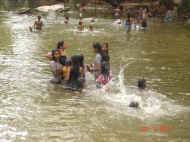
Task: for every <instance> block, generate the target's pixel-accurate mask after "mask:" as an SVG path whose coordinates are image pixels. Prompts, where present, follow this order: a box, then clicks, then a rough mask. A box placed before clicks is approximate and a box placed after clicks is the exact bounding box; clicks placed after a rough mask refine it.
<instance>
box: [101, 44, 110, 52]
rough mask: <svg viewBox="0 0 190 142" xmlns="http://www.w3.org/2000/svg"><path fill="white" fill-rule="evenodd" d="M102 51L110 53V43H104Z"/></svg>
mask: <svg viewBox="0 0 190 142" xmlns="http://www.w3.org/2000/svg"><path fill="white" fill-rule="evenodd" d="M102 51H104V52H107V53H108V51H109V44H108V42H104V43H103V46H102Z"/></svg>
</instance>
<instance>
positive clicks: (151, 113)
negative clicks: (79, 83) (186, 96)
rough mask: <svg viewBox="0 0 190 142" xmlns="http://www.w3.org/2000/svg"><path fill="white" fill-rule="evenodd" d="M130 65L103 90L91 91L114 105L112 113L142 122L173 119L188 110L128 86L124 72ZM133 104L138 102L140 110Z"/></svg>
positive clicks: (160, 96)
mask: <svg viewBox="0 0 190 142" xmlns="http://www.w3.org/2000/svg"><path fill="white" fill-rule="evenodd" d="M130 64H131V62H129V63H128V64H126V65H125V66H123V67H121V69H120V72H119V74H118V75H117V76H116V78H114V79H112V80H111V81H110V82H109V83H108V84H107V85H106V86H104V87H103V88H102V89H101V90H97V89H95V90H94V91H90V92H91V94H92V92H93V94H95V96H96V97H98V98H101V99H103V100H104V101H105V103H107V104H108V105H112V106H113V107H112V111H116V112H117V113H122V114H125V115H129V116H133V117H136V118H139V119H142V120H145V119H157V118H160V117H172V116H175V115H176V114H177V113H180V112H182V111H185V110H187V108H185V107H184V106H180V105H177V103H176V102H174V101H173V100H171V99H169V98H167V97H166V96H165V95H163V94H160V93H158V92H155V91H152V90H148V89H145V90H139V89H138V88H137V87H135V86H128V85H126V84H125V83H124V82H125V81H124V80H125V76H124V72H125V69H126V68H127V67H128V66H129V65H130ZM90 90H92V88H91V89H90ZM131 102H137V103H138V104H139V108H131V107H129V104H130V103H131ZM155 112H156V113H155Z"/></svg>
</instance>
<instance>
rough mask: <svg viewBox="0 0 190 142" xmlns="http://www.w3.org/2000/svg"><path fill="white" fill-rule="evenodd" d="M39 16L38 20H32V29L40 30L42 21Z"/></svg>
mask: <svg viewBox="0 0 190 142" xmlns="http://www.w3.org/2000/svg"><path fill="white" fill-rule="evenodd" d="M41 18H42V17H41V16H38V20H37V21H35V22H34V29H36V30H39V31H41V30H42V27H43V21H42V20H41Z"/></svg>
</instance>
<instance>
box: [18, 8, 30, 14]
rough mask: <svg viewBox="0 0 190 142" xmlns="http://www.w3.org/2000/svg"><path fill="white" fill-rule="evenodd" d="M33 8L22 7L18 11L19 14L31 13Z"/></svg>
mask: <svg viewBox="0 0 190 142" xmlns="http://www.w3.org/2000/svg"><path fill="white" fill-rule="evenodd" d="M30 13H31V9H30V8H21V9H19V10H18V11H17V14H30Z"/></svg>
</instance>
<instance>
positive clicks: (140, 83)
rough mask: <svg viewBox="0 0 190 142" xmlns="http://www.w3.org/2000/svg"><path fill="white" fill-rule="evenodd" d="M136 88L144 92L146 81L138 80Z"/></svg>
mask: <svg viewBox="0 0 190 142" xmlns="http://www.w3.org/2000/svg"><path fill="white" fill-rule="evenodd" d="M137 85H138V88H139V89H142V90H144V89H145V88H146V80H145V79H139V80H138V84H137Z"/></svg>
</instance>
